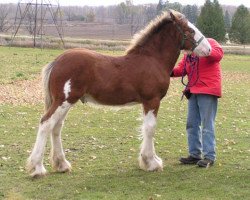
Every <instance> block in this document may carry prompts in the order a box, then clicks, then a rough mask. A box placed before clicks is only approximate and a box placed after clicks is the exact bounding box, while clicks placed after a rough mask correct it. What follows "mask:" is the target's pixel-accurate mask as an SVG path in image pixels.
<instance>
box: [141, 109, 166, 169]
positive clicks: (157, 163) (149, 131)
mask: <svg viewBox="0 0 250 200" xmlns="http://www.w3.org/2000/svg"><path fill="white" fill-rule="evenodd" d="M155 128H156V117H155V115H154V113H153V111H149V112H148V113H147V114H146V116H144V120H143V125H142V136H143V141H142V144H141V151H140V156H139V165H140V167H141V168H142V169H144V170H146V171H154V170H162V168H163V166H162V160H161V159H160V158H159V157H158V156H157V155H156V153H155V148H154V142H153V137H154V134H155Z"/></svg>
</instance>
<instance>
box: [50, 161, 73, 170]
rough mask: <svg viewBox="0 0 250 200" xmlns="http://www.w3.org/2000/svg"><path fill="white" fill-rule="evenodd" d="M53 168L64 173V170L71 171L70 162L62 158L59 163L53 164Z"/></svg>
mask: <svg viewBox="0 0 250 200" xmlns="http://www.w3.org/2000/svg"><path fill="white" fill-rule="evenodd" d="M53 168H54V170H55V171H57V172H60V173H66V172H71V169H72V167H71V164H70V162H69V161H67V160H64V161H62V162H61V163H58V164H57V165H53Z"/></svg>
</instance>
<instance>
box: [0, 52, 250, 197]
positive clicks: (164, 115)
mask: <svg viewBox="0 0 250 200" xmlns="http://www.w3.org/2000/svg"><path fill="white" fill-rule="evenodd" d="M60 52H61V51H57V50H44V51H41V50H34V49H18V48H17V49H16V48H11V49H8V48H3V47H0V55H1V58H2V62H1V64H0V71H1V73H0V74H1V79H0V82H1V83H9V82H16V81H17V80H20V79H21V80H23V77H25V78H26V79H32V78H33V77H35V76H36V75H37V74H38V73H40V71H39V70H40V68H41V66H43V65H44V64H46V63H47V62H48V60H52V59H53V58H54V56H56V55H58V54H59V53H60ZM15 53H17V54H18V57H19V59H20V58H21V57H23V60H19V59H18V58H15V57H14V56H13V55H14V54H15ZM104 53H109V54H111V52H104ZM37 54H39V56H38V58H39V62H38V63H37V64H36V61H34V60H35V59H34V58H35V57H36V55H37ZM112 54H113V53H112ZM117 54H120V52H118V53H117ZM2 55H5V56H4V57H2ZM25 55H26V56H25ZM12 57H14V58H15V59H13V60H12V59H10V58H12ZM10 60H11V62H10ZM3 63H5V65H3ZM25 63H26V64H25ZM34 63H35V64H34ZM3 66H5V67H4V69H3V68H2V67H3ZM32 66H33V69H32V70H31V69H30V68H32ZM249 66H250V56H234V55H226V56H225V57H224V60H223V61H222V68H223V77H224V78H223V98H221V99H220V100H219V110H218V116H217V120H216V133H217V136H216V138H217V140H216V141H217V155H218V157H217V162H216V164H215V166H213V167H211V168H209V169H201V168H197V167H195V166H183V165H179V163H178V158H179V157H180V156H185V155H187V143H186V134H185V119H186V107H187V105H186V104H187V102H186V100H184V101H180V93H181V89H182V86H181V84H180V80H174V81H172V83H171V86H170V89H169V92H168V95H167V97H165V98H164V100H163V102H162V104H161V108H160V111H159V115H158V125H157V134H156V137H155V138H156V140H155V142H156V151H157V153H158V155H159V156H160V157H161V158H162V159H163V161H164V166H165V167H164V171H163V172H153V173H149V172H144V171H142V170H139V168H138V163H137V156H138V151H139V146H140V142H141V141H139V140H138V139H137V138H138V135H139V127H140V125H141V120H140V119H139V118H140V117H141V107H140V106H134V107H131V108H130V109H121V110H110V109H108V108H92V107H90V106H88V105H82V104H81V103H78V104H77V105H76V106H75V107H74V108H73V109H72V110H71V111H70V113H69V115H68V117H67V120H66V122H65V126H64V129H63V135H62V137H63V145H64V149H65V151H66V157H67V159H68V160H69V161H70V162H71V164H72V166H73V171H72V173H69V174H59V173H54V172H53V171H52V169H51V166H50V165H49V159H48V156H49V147H50V145H49V143H48V146H47V150H46V155H45V166H46V168H47V170H48V171H49V175H48V176H47V177H45V178H42V179H31V178H30V177H29V176H28V174H27V173H26V172H25V169H24V166H25V162H26V159H27V157H28V155H29V152H30V150H31V148H32V146H33V144H34V141H35V137H36V131H37V127H38V121H39V119H40V117H41V115H42V113H43V105H42V104H37V105H35V106H31V105H26V104H25V105H11V104H8V103H4V104H0V199H109V200H110V199H119V200H120V199H124V200H125V199H126V200H127V199H133V200H134V199H164V200H165V199H183V200H186V199H190V200H193V199H204V200H208V199H209V200H210V199H216V200H217V199H248V198H249V196H250V191H249V186H250V173H249V170H250V167H249V165H250V161H249V160H250V159H249V156H250V147H249V141H250V135H249V134H250V123H249V121H250V117H249V113H250V112H249V111H250V89H249V85H250V67H249ZM10 68H11V69H12V70H13V71H12V72H10V71H9V69H10ZM3 73H4V74H8V76H7V75H3ZM17 74H19V75H18V76H17V77H16V75H17ZM21 74H22V75H21ZM13 76H14V78H12V77H13Z"/></svg>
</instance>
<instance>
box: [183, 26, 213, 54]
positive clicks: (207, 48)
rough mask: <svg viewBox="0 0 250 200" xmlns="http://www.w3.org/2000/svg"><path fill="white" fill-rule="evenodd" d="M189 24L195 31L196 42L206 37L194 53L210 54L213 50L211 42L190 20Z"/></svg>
mask: <svg viewBox="0 0 250 200" xmlns="http://www.w3.org/2000/svg"><path fill="white" fill-rule="evenodd" d="M188 26H189V27H190V28H192V29H193V30H194V31H195V35H194V39H195V41H196V42H198V41H199V40H200V39H201V38H202V37H204V39H203V40H202V41H201V42H200V43H199V44H198V46H197V47H196V48H195V49H194V53H195V54H196V55H198V56H209V55H210V52H211V45H210V44H209V42H208V41H207V39H206V38H205V36H204V35H203V34H202V33H201V32H200V31H199V30H198V29H197V28H196V27H195V26H194V25H193V24H192V23H190V22H188Z"/></svg>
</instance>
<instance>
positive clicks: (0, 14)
mask: <svg viewBox="0 0 250 200" xmlns="http://www.w3.org/2000/svg"><path fill="white" fill-rule="evenodd" d="M9 13H10V6H9V4H0V32H5V31H8V30H9V29H10V27H11V26H10V25H9V21H8V15H9Z"/></svg>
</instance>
